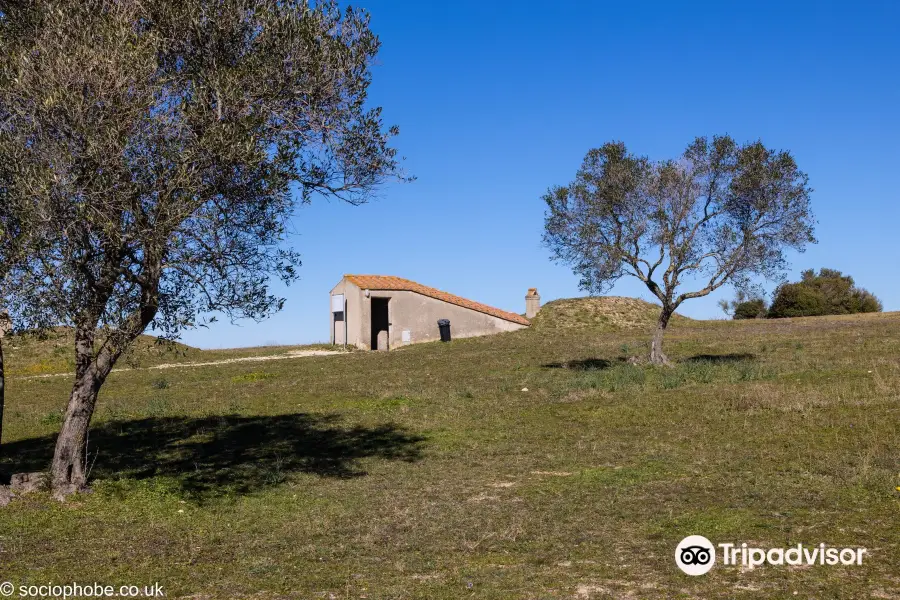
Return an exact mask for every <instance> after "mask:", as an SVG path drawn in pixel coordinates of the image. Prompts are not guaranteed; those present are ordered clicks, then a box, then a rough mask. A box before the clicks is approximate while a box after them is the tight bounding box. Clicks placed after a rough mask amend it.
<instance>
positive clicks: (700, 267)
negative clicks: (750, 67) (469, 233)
mask: <svg viewBox="0 0 900 600" xmlns="http://www.w3.org/2000/svg"><path fill="white" fill-rule="evenodd" d="M811 191H812V190H811V189H810V187H809V185H808V178H807V176H806V174H804V173H803V172H802V171H800V169H799V168H798V166H797V164H796V161H795V160H794V158H793V157H792V156H791V154H790V152H787V151H784V150H772V149H769V148H767V147H766V146H764V145H763V144H762V142H759V141H757V142H751V143H747V144H738V143H737V142H735V141H734V140H733V139H732V138H731V137H729V136H716V137H713V138H711V139H710V138H704V137H700V138H697V139H695V140H694V141H693V142H692V143H691V144H690V145H689V146H688V147H687V149H686V150H685V151H684V153H683V154H682V155H681V156H680V157H678V158H677V159H673V160H663V161H651V160H650V159H649V158H647V157H645V156H639V155H635V154H632V153H630V152H629V151H628V150H627V149H626V147H625V144H624V143H622V142H609V143H607V144H604V145H603V146H601V147H600V148H596V149H593V150H591V151H589V152H588V153H587V155H586V156H585V159H584V162H583V163H582V165H581V169H579V171H578V172H577V173H576V176H575V179H574V181H572V182H571V183H570V184H568V185H566V186H559V187H554V188H551V189H550V190H549V191H548V192H547V193H546V194H545V196H544V201H545V202H546V204H547V208H548V210H547V213H546V218H545V232H544V243H545V244H546V246H547V247H549V249H550V251H551V254H552V256H553V258H554V259H555V260H557V261H560V262H562V263H565V264H568V265H570V266H571V267H572V269H573V271H574V272H575V274H577V275H578V276H579V277H580V286H581V288H582V289H584V290H585V291H588V292H589V293H597V294H600V293H604V292H606V291H608V290H609V288H611V287H612V285H613V284H615V282H616V281H618V280H619V279H620V278H621V277H623V276H626V275H628V276H631V277H635V278H637V279H638V280H640V281H641V282H643V283H644V285H646V287H647V288H648V289H649V290H650V292H651V293H652V294H653V295H654V296H655V297H656V298H657V299H658V300H659V301H660V303H661V304H662V310H661V312H660V319H659V324H658V327H657V332H656V334H655V335H654V338H653V343H652V344H651V353H650V359H651V361H652V362H654V363H666V362H668V361H667V358H666V356H665V354H664V353H663V352H662V335H663V332H664V330H665V328H666V326H667V324H668V321H669V319H670V317H671V315H672V314H673V313H674V311H675V310H676V309H677V308H678V307H679V306H680V305H681V303H682V302H684V301H685V300H690V299H692V298H699V297H702V296H706V295H708V294H710V293H711V292H713V291H715V290H716V289H718V288H719V287H721V286H722V285H725V284H726V283H731V284H733V285H735V286H736V287H738V288H749V287H750V286H751V285H752V282H753V279H754V278H755V277H763V278H770V279H772V278H778V277H780V276H781V274H782V273H783V271H784V270H785V268H786V266H787V258H786V255H785V251H786V250H788V249H793V250H803V248H804V246H805V245H806V244H808V243H811V242H814V241H815V238H814V236H813V228H814V219H813V216H812V212H811V209H810V194H811ZM698 281H699V283H698V284H696V287H690V288H688V286H690V285H692V284H694V282H698Z"/></svg>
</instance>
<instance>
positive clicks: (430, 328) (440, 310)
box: [329, 279, 526, 349]
mask: <svg viewBox="0 0 900 600" xmlns="http://www.w3.org/2000/svg"><path fill="white" fill-rule="evenodd" d="M331 293H332V295H333V294H344V295H345V298H346V303H347V313H346V314H347V318H348V322H347V325H348V343H350V344H353V345H355V346H357V347H359V348H363V349H369V348H371V344H372V340H371V319H372V316H371V299H372V298H389V299H390V300H389V302H388V321H390V323H391V325H390V328H389V345H390V348H397V347H399V346H402V345H404V343H403V341H402V335H403V330H408V331H409V333H410V342H409V343H412V344H415V343H418V342H429V341H433V340H439V339H440V337H441V335H440V330H439V329H438V324H437V321H438V319H449V320H450V333H451V335H452V337H453V338H454V339H457V338H466V337H475V336H481V335H491V334H494V333H501V332H504V331H516V330H518V329H523V328H525V327H526V325H521V324H519V323H513V322H511V321H507V320H506V319H500V318H498V317H494V316H492V315H488V314H485V313H482V312H478V311H475V310H472V309H469V308H465V307H462V306H458V305H456V304H451V303H449V302H444V301H443V300H438V299H436V298H431V297H429V296H424V295H422V294H418V293H416V292H409V291H393V290H369V297H368V298H366V297H365V292H364V290H360V289H359V288H358V287H357V286H356V285H354V284H352V283H350V282H349V281H347V280H346V279H342V280H341V282H340V283H338V285H336V286H335V287H334V289H332V290H331ZM329 306H330V305H329ZM338 323H339V325H340V322H338ZM331 325H332V327H331V331H332V334H331V341H332V343H338V344H340V343H343V332H342V331H341V330H340V327H338V328H337V329H338V331H337V332H336V331H335V321H334V315H333V314H332V315H331ZM335 333H337V335H335Z"/></svg>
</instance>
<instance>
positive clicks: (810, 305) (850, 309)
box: [768, 269, 882, 319]
mask: <svg viewBox="0 0 900 600" xmlns="http://www.w3.org/2000/svg"><path fill="white" fill-rule="evenodd" d="M881 310H882V305H881V302H880V301H879V300H878V298H876V297H875V296H874V295H873V294H871V293H870V292H868V291H867V290H864V289H862V288H857V287H855V286H854V285H853V278H852V277H850V276H849V275H843V274H842V273H841V272H840V271H836V270H834V269H820V270H819V273H818V274H816V273H815V271H813V270H812V269H810V270H808V271H804V272H803V275H802V277H801V280H800V281H799V282H797V283H786V284H782V285H780V286H778V289H776V290H775V297H774V299H773V300H772V306H771V308H769V314H768V316H769V317H770V318H773V319H777V318H782V317H814V316H820V315H848V314H855V313H861V312H880V311H881Z"/></svg>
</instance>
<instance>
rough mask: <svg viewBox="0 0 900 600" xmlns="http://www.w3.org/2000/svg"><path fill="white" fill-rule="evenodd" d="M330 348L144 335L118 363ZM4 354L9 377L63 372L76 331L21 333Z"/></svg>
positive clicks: (71, 363)
mask: <svg viewBox="0 0 900 600" xmlns="http://www.w3.org/2000/svg"><path fill="white" fill-rule="evenodd" d="M315 348H322V349H326V348H327V349H331V348H332V346H330V345H325V344H312V345H304V346H263V347H258V348H233V349H223V350H201V349H199V348H194V347H191V346H188V345H186V344H181V343H178V342H169V341H164V340H160V339H158V338H156V337H153V336H151V335H142V336H140V337H139V338H138V339H137V341H136V342H135V344H134V346H133V347H132V348H131V349H130V350H129V351H128V352H127V353H126V354H125V356H123V357H122V358H121V359H120V360H119V362H118V363H117V366H116V368H117V369H119V370H124V369H134V368H142V367H152V366H156V365H162V364H185V363H193V362H205V361H213V360H229V359H236V358H242V357H248V356H267V355H277V354H284V353H287V352H291V351H295V350H300V349H304V350H305V349H315ZM3 357H4V361H5V368H6V374H7V376H11V377H15V376H31V377H40V376H48V375H63V374H68V373H71V372H73V371H74V369H75V349H74V333H73V331H72V329H70V328H66V327H60V328H57V329H55V330H51V331H47V332H45V333H44V334H43V335H41V336H35V335H31V334H20V335H14V336H10V337H7V338H5V339H4V340H3Z"/></svg>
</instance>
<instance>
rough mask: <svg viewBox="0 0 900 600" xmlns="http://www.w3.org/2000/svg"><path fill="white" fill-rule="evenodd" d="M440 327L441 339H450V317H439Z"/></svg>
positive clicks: (447, 340)
mask: <svg viewBox="0 0 900 600" xmlns="http://www.w3.org/2000/svg"><path fill="white" fill-rule="evenodd" d="M438 329H440V330H441V341H442V342H449V341H450V319H438Z"/></svg>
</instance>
